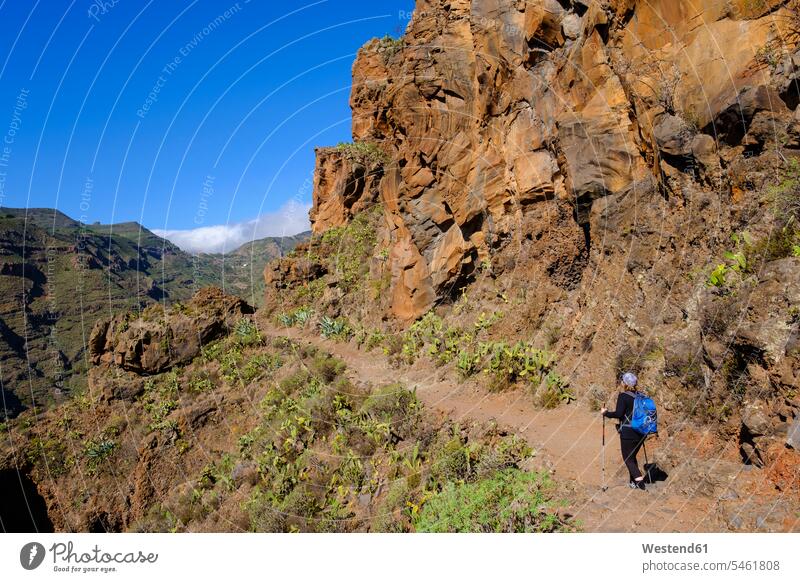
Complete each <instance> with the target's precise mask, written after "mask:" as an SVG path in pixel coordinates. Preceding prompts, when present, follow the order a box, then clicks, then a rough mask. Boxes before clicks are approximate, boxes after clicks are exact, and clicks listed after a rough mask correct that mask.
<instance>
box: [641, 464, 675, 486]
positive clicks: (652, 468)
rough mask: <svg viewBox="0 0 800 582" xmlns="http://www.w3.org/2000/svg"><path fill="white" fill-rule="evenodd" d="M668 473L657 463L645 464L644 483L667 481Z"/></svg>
mask: <svg viewBox="0 0 800 582" xmlns="http://www.w3.org/2000/svg"><path fill="white" fill-rule="evenodd" d="M667 477H669V475H667V472H666V471H664V470H663V469H662V468H661V467H659V466H658V465H657V464H656V463H645V464H644V482H645V483H657V482H659V481H666V480H667Z"/></svg>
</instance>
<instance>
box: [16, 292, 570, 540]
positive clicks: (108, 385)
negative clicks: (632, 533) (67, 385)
mask: <svg viewBox="0 0 800 582" xmlns="http://www.w3.org/2000/svg"><path fill="white" fill-rule="evenodd" d="M264 331H265V332H266V331H267V330H264ZM276 332H277V333H276V335H275V336H273V335H271V333H262V332H261V331H260V330H259V329H258V328H257V327H256V325H255V324H254V322H253V320H252V309H251V308H249V306H247V305H246V304H245V303H244V302H243V301H242V300H241V299H238V298H235V297H232V296H229V295H225V294H223V293H222V292H221V291H220V290H219V289H215V288H208V289H203V290H201V291H199V292H198V293H197V294H196V295H195V296H194V297H193V298H192V299H191V300H190V301H188V302H187V303H186V304H185V305H184V306H181V307H180V308H172V309H167V310H164V309H161V307H160V306H158V305H155V306H152V307H150V308H148V309H146V310H145V311H144V312H143V313H142V314H141V315H138V316H137V315H136V314H135V313H128V314H124V315H119V316H116V317H115V318H112V319H111V320H105V321H101V322H99V323H98V325H97V326H96V327H95V329H94V331H93V332H92V335H91V339H90V344H91V354H92V359H93V361H94V362H95V364H96V365H95V367H93V368H92V370H91V372H90V388H89V390H88V391H87V392H86V393H85V394H84V395H82V396H81V397H80V398H77V399H74V400H72V401H70V402H69V403H66V404H64V405H62V406H60V407H58V408H56V409H53V410H50V411H48V412H46V413H44V414H41V415H39V416H38V417H36V418H34V417H33V416H32V415H30V414H29V413H25V414H24V415H23V416H22V417H20V418H21V420H20V419H17V420H16V421H14V422H13V423H12V424H13V426H11V427H9V429H8V433H7V437H8V438H7V439H4V440H3V442H2V444H0V485H1V486H2V487H3V494H4V497H5V500H6V503H3V505H2V507H0V528H2V529H3V530H5V531H34V530H38V531H53V530H55V531H90V532H97V531H275V532H283V531H329V532H345V531H392V532H398V531H409V530H410V529H411V528H412V527H413V528H415V529H417V530H421V531H441V530H442V529H448V530H450V529H461V530H468V531H495V530H500V531H561V530H571V529H574V524H573V523H572V520H571V518H570V516H569V515H568V512H567V511H565V510H564V508H563V507H561V506H560V505H559V504H556V503H555V502H554V498H555V496H556V495H557V494H559V493H560V492H558V491H556V489H555V485H554V483H553V482H552V480H551V479H550V477H549V475H548V474H547V473H546V472H536V471H531V470H530V467H528V469H529V470H526V471H523V470H522V468H521V467H522V466H523V465H526V464H528V465H529V462H530V461H531V460H532V451H531V450H530V448H529V447H528V446H527V444H526V443H525V442H524V441H523V440H522V439H520V438H519V437H516V436H514V435H510V434H508V433H505V432H503V431H502V430H500V429H499V428H498V427H497V425H496V424H492V423H459V424H456V423H453V422H452V421H449V420H447V419H444V418H442V417H441V416H440V415H438V414H436V412H435V410H432V409H429V408H427V407H425V406H424V405H423V404H422V403H421V402H420V400H419V399H418V398H417V396H416V394H415V393H414V392H413V391H410V390H408V389H406V388H405V387H403V386H402V385H400V384H398V383H396V382H389V383H383V384H372V383H370V382H366V381H362V380H360V379H359V378H357V377H353V376H352V375H350V374H347V373H346V366H345V364H344V362H342V361H341V360H338V359H336V358H334V357H331V356H330V355H328V354H326V353H325V352H324V351H323V350H320V349H317V348H314V347H312V346H308V345H304V344H302V343H300V342H297V341H294V340H291V339H289V338H287V337H284V336H283V333H281V332H280V331H277V330H276ZM164 338H169V341H167V342H164V341H163V339H164ZM437 493H438V495H437ZM473 494H474V499H473ZM464 495H466V497H467V498H468V499H470V502H469V503H468V505H469V504H472V506H473V507H471V508H470V509H469V510H468V511H465V512H464V513H463V514H462V515H453V514H452V509H451V508H452V501H451V500H450V499H451V497H456V496H464ZM480 495H484V496H485V503H491V504H494V505H493V507H494V508H495V510H496V511H497V516H496V517H495V518H494V521H493V522H491V523H489V522H486V521H485V520H481V521H478V520H476V521H474V522H473V523H470V522H469V521H468V517H467V516H472V517H469V519H475V518H477V517H478V515H480V514H481V513H483V512H484V511H485V506H483V504H482V502H481V498H480V497H479V496H480ZM456 498H457V497H456ZM512 500H513V501H514V504H513V505H512V504H511V501H512ZM423 504H424V507H422V506H423Z"/></svg>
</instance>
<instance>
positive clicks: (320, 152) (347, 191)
mask: <svg viewBox="0 0 800 582" xmlns="http://www.w3.org/2000/svg"><path fill="white" fill-rule="evenodd" d="M316 154H317V165H316V168H315V170H314V192H315V193H318V194H315V196H314V206H313V208H312V209H311V230H312V231H313V232H315V233H316V232H322V231H324V230H327V229H328V228H331V227H335V226H342V225H345V224H347V222H348V221H349V220H350V219H351V218H352V217H353V215H354V214H356V213H358V212H359V211H361V210H364V209H365V208H366V207H367V206H369V205H370V204H373V203H374V202H375V201H376V200H377V198H378V184H379V183H380V180H381V177H382V175H383V171H382V167H381V165H380V164H378V163H376V162H374V161H373V162H370V161H369V160H357V159H352V158H351V157H348V156H347V155H346V154H345V153H343V152H342V151H341V150H339V149H337V148H318V149H317V150H316Z"/></svg>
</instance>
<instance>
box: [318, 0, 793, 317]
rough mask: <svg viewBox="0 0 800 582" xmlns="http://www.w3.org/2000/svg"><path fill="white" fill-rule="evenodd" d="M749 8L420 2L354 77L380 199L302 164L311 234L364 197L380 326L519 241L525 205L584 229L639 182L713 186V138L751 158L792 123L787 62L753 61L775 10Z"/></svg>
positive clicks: (357, 171) (777, 26)
mask: <svg viewBox="0 0 800 582" xmlns="http://www.w3.org/2000/svg"><path fill="white" fill-rule="evenodd" d="M762 4H765V5H766V4H770V7H769V8H765V9H764V10H761V9H756V8H754V3H752V2H746V1H745V0H741V1H739V0H737V1H735V2H725V1H722V0H701V1H699V2H698V1H692V2H689V1H688V0H648V1H646V2H645V1H637V0H614V1H599V0H596V1H588V2H583V1H582V2H572V3H570V2H557V1H556V0H533V1H529V2H519V1H516V0H472V1H470V0H459V1H453V0H419V1H418V2H417V7H416V12H415V16H414V18H413V19H412V21H411V23H410V24H409V26H408V29H407V31H406V33H405V36H404V37H403V39H402V43H395V44H391V45H387V44H386V42H385V41H378V40H373V41H371V42H370V43H368V44H367V45H366V46H365V47H363V49H362V50H361V51H360V52H359V55H358V58H357V60H356V63H355V65H354V67H353V90H352V94H351V107H352V109H353V138H354V140H355V141H357V142H374V143H377V144H379V145H380V147H381V148H382V149H383V150H384V151H386V152H387V153H389V154H390V157H391V159H390V160H389V161H387V162H386V163H385V164H384V170H383V174H382V177H380V180H381V181H380V184H379V186H378V185H377V180H378V179H379V176H378V175H377V174H374V173H373V174H371V178H372V179H369V178H365V177H364V169H363V168H359V167H357V166H353V165H352V164H349V163H347V162H346V160H342V159H341V157H340V156H338V155H337V154H336V153H335V151H332V150H330V149H322V150H318V152H317V155H318V160H317V177H316V187H315V191H314V208H313V209H312V212H311V219H312V224H313V225H314V230H315V232H322V231H324V230H326V229H327V228H330V227H333V226H340V225H341V224H343V223H345V222H346V221H347V220H348V219H349V217H350V216H351V215H352V213H353V212H354V211H355V209H357V208H359V207H364V206H367V205H369V204H372V202H373V200H374V199H375V194H374V191H375V189H376V188H378V189H379V199H380V201H381V202H382V203H383V205H384V209H385V213H386V223H387V228H386V233H385V236H384V237H383V238H384V242H385V244H386V245H387V246H388V247H389V249H390V253H389V258H390V268H391V272H392V298H393V299H392V312H393V314H394V315H395V316H396V317H398V318H400V319H401V320H409V319H413V318H415V317H417V316H419V315H421V314H422V313H424V312H425V311H426V310H428V309H430V307H431V306H432V305H433V304H434V303H435V302H437V301H439V300H441V299H442V298H444V297H446V296H447V295H448V294H449V293H451V292H452V290H453V289H458V288H460V286H461V283H463V282H464V281H467V280H469V279H470V277H471V276H472V275H473V273H474V272H475V270H476V268H477V267H478V266H479V265H480V264H481V263H483V262H484V261H486V260H487V259H488V258H489V257H490V256H491V255H492V253H493V250H494V247H493V245H495V244H496V241H498V240H501V239H503V238H504V237H505V236H506V235H508V234H511V235H514V236H524V234H526V233H520V232H515V231H516V230H519V229H518V225H519V224H520V223H521V222H522V218H523V216H525V215H527V214H529V213H530V212H531V208H532V207H533V206H536V205H538V204H542V203H546V202H549V201H551V200H560V201H563V202H564V203H567V204H570V205H571V206H572V207H573V211H574V215H575V220H576V222H577V223H578V224H580V225H587V224H588V223H589V221H590V216H591V209H592V206H593V204H594V201H596V200H597V199H599V198H603V197H606V196H609V195H618V194H621V193H623V192H626V191H629V190H630V189H631V188H632V186H633V185H634V184H636V183H637V182H639V181H642V180H644V179H646V178H647V177H648V176H652V177H655V178H657V179H658V180H661V179H662V177H663V175H667V176H671V177H674V176H675V175H676V172H678V173H679V172H681V171H683V170H684V169H685V166H686V165H691V164H694V165H696V166H697V167H699V168H700V169H701V170H702V171H703V172H704V175H706V176H707V179H708V180H710V181H713V180H718V175H717V174H718V171H717V166H718V164H719V155H718V151H717V147H716V143H715V142H716V141H717V140H718V139H722V140H724V141H725V142H726V145H728V146H737V145H739V144H743V145H744V146H746V147H761V146H762V145H763V143H764V141H765V139H768V136H767V135H766V134H767V133H768V129H769V127H771V125H770V124H772V125H774V124H776V123H777V124H778V125H781V124H782V126H787V125H790V124H791V123H792V118H791V112H790V111H789V109H788V108H787V107H786V105H785V104H784V102H783V101H782V100H781V99H782V96H785V95H790V94H791V91H792V82H793V79H794V77H793V75H795V76H796V74H795V69H794V61H793V60H792V59H791V58H789V59H788V60H787V61H786V62H785V63H782V65H781V67H780V71H779V74H776V75H775V76H773V74H772V72H771V70H770V68H769V67H763V66H757V62H756V61H755V60H754V59H755V55H754V50H753V48H752V47H769V46H771V43H773V42H774V41H775V40H776V39H779V38H781V34H782V33H783V32H784V30H783V28H784V27H785V23H786V22H788V20H789V19H788V18H784V16H786V15H787V14H788V12H787V11H788V9H787V8H786V7H782V4H784V3H781V2H771V3H762ZM698 22H702V23H703V25H702V26H698V25H697V23H698ZM721 62H723V63H725V66H719V64H720V63H721ZM765 104H766V105H765ZM770 104H771V105H772V107H771V108H769V115H766V114H764V115H762V113H761V112H765V111H766V110H767V106H768V105H770ZM759 116H761V117H759ZM698 136H706V137H708V138H710V139H711V142H709V141H708V140H707V139H705V138H698ZM662 158H663V159H662ZM588 242H589V243H590V242H591V241H588Z"/></svg>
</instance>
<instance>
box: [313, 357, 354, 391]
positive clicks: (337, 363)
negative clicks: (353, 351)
mask: <svg viewBox="0 0 800 582" xmlns="http://www.w3.org/2000/svg"><path fill="white" fill-rule="evenodd" d="M345 368H346V366H345V364H344V362H343V361H341V360H340V359H338V358H335V357H333V356H331V355H328V354H319V355H317V356H314V359H313V360H312V361H311V370H312V372H313V374H314V375H315V376H316V377H317V378H319V379H320V380H322V382H324V383H325V384H330V383H331V382H333V381H334V380H335V379H336V378H337V377H338V376H339V375H340V374H341V373H342V372H344V370H345Z"/></svg>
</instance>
